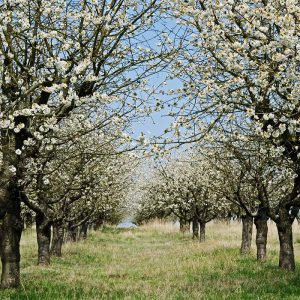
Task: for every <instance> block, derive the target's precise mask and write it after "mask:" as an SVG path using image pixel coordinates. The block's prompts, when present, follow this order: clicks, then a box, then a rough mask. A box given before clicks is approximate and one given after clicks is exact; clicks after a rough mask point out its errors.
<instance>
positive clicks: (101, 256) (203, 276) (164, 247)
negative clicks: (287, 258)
mask: <svg viewBox="0 0 300 300" xmlns="http://www.w3.org/2000/svg"><path fill="white" fill-rule="evenodd" d="M240 226H241V225H240V224H234V225H226V224H214V223H211V224H209V226H208V228H207V241H206V243H205V244H200V243H199V242H197V241H193V240H192V239H191V238H190V235H187V234H186V235H183V234H180V233H178V229H177V228H176V227H175V226H173V225H172V224H161V223H154V224H151V225H148V226H145V227H141V228H138V229H133V230H120V229H114V228H106V229H105V230H104V231H102V232H92V233H91V234H90V236H89V238H88V240H86V241H83V242H79V243H76V244H67V245H66V246H65V247H64V251H63V257H62V258H53V259H52V264H51V266H50V267H38V266H36V260H37V257H36V242H35V235H34V232H26V233H25V234H24V235H23V238H22V288H20V289H19V290H15V291H13V290H12V291H9V290H6V291H1V292H0V299H30V300H31V299H43V300H44V299H45V300H47V299H49V300H50V299H51V300H52V299H300V244H299V241H300V235H299V234H298V231H299V229H298V228H297V225H295V230H294V231H295V241H296V242H295V252H296V260H297V262H299V263H298V264H297V271H296V272H295V273H290V272H282V271H280V270H278V268H277V264H278V262H277V260H278V259H277V255H278V254H277V252H278V245H277V236H276V230H275V226H274V224H271V226H270V227H271V228H270V237H269V245H268V261H267V262H266V263H265V264H258V263H257V262H256V260H255V247H254V246H255V245H254V243H253V251H252V254H251V255H250V256H249V257H241V256H240V255H239V245H240V235H241V233H240V232H241V227H240Z"/></svg>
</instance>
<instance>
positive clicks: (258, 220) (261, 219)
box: [254, 205, 269, 262]
mask: <svg viewBox="0 0 300 300" xmlns="http://www.w3.org/2000/svg"><path fill="white" fill-rule="evenodd" d="M268 219H269V218H268V215H267V208H265V207H263V206H262V205H260V207H259V208H258V212H257V216H256V217H255V218H254V224H255V227H256V249H257V252H256V253H257V254H256V257H257V260H258V261H261V262H264V261H266V258H267V239H268Z"/></svg>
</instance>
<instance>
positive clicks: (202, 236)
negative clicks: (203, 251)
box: [199, 221, 206, 243]
mask: <svg viewBox="0 0 300 300" xmlns="http://www.w3.org/2000/svg"><path fill="white" fill-rule="evenodd" d="M199 224H200V243H204V242H205V227H206V223H205V222H202V221H200V222H199Z"/></svg>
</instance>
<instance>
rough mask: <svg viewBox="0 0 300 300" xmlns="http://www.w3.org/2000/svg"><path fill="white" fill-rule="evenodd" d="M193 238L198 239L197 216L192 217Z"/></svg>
mask: <svg viewBox="0 0 300 300" xmlns="http://www.w3.org/2000/svg"><path fill="white" fill-rule="evenodd" d="M192 228H193V239H199V222H198V219H197V218H193V226H192Z"/></svg>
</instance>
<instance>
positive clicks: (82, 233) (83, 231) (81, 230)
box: [79, 222, 89, 240]
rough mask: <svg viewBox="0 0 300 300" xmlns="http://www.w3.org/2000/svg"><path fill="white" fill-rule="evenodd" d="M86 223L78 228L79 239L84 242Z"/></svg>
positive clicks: (86, 229)
mask: <svg viewBox="0 0 300 300" xmlns="http://www.w3.org/2000/svg"><path fill="white" fill-rule="evenodd" d="M88 226H89V225H88V223H87V222H85V223H83V224H82V225H81V226H80V232H79V239H83V240H85V239H86V238H87V231H88Z"/></svg>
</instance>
